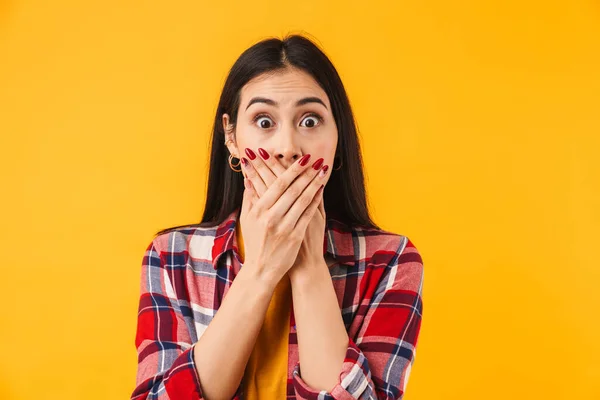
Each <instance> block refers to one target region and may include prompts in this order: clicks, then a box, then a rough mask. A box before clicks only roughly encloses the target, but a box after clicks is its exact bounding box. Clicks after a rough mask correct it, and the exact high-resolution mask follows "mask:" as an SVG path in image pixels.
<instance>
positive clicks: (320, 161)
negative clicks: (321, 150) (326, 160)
mask: <svg viewBox="0 0 600 400" xmlns="http://www.w3.org/2000/svg"><path fill="white" fill-rule="evenodd" d="M321 165H323V159H322V158H319V159H318V160H317V161H315V163H314V164H313V166H312V167H313V168H314V169H315V171H318V170H319V168H321Z"/></svg>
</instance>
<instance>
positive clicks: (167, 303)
mask: <svg viewBox="0 0 600 400" xmlns="http://www.w3.org/2000/svg"><path fill="white" fill-rule="evenodd" d="M140 286H141V290H140V299H139V308H138V317H137V330H136V337H135V345H136V348H137V354H138V366H137V377H136V387H135V390H134V391H133V393H132V395H131V399H132V400H141V399H151V400H179V399H181V400H183V399H186V400H199V399H202V391H201V387H200V381H199V378H198V374H197V371H196V366H195V364H194V356H193V355H194V346H195V343H192V341H191V337H190V333H189V330H188V329H187V327H186V324H185V320H184V317H183V315H182V313H181V309H180V307H179V303H178V301H177V298H175V297H174V291H173V289H172V288H173V285H172V282H170V278H169V274H167V273H166V271H165V268H164V264H163V263H162V262H161V254H160V252H159V251H158V250H157V248H156V247H155V241H152V243H150V245H149V246H148V247H147V248H146V252H145V254H144V258H143V261H142V272H141V285H140Z"/></svg>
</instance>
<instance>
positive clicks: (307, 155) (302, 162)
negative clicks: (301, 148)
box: [300, 154, 310, 167]
mask: <svg viewBox="0 0 600 400" xmlns="http://www.w3.org/2000/svg"><path fill="white" fill-rule="evenodd" d="M309 159H310V154H305V155H304V156H303V157H302V158H301V159H300V165H302V166H303V167H304V166H305V165H306V164H307V163H308V160H309Z"/></svg>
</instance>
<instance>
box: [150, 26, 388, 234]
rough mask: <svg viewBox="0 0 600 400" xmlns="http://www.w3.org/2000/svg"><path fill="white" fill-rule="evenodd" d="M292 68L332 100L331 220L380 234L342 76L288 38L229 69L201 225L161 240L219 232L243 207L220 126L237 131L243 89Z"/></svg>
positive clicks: (307, 45)
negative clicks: (203, 230) (199, 230)
mask: <svg viewBox="0 0 600 400" xmlns="http://www.w3.org/2000/svg"><path fill="white" fill-rule="evenodd" d="M290 67H292V68H296V69H301V70H303V71H304V72H306V73H308V74H309V75H311V76H312V77H313V79H315V81H316V82H317V83H318V84H319V85H320V86H321V88H323V90H324V91H325V93H326V94H327V96H328V97H329V102H330V104H331V107H332V112H333V117H334V119H335V123H336V125H337V128H338V143H337V150H336V155H335V158H334V160H335V161H336V162H337V164H338V165H339V163H341V168H340V169H339V170H333V169H332V172H331V176H330V178H329V181H328V182H327V185H325V188H324V193H323V197H324V205H325V213H326V215H327V218H334V219H336V220H338V221H340V222H343V223H345V224H348V225H359V226H361V227H365V228H375V229H380V228H379V227H378V226H377V225H376V224H375V223H374V222H373V221H372V220H371V218H370V216H369V211H368V206H367V199H366V193H365V182H364V174H363V164H362V157H361V151H360V144H359V141H358V135H357V128H356V122H355V120H354V115H353V113H352V108H351V107H350V101H349V99H348V96H347V94H346V90H345V89H344V85H343V84H342V81H341V79H340V76H339V75H338V73H337V70H336V69H335V67H334V66H333V64H332V63H331V61H330V60H329V58H327V56H326V55H325V54H324V53H323V51H322V50H321V49H319V47H318V46H317V45H316V44H315V43H313V42H312V41H311V40H309V39H308V38H306V37H304V36H301V35H288V36H286V37H285V38H284V39H283V40H281V39H278V38H269V39H265V40H263V41H260V42H258V43H256V44H255V45H253V46H252V47H250V48H248V49H247V50H245V51H244V52H243V53H242V54H241V55H240V57H239V58H238V59H237V60H236V62H235V63H234V64H233V66H232V67H231V70H230V71H229V74H228V76H227V79H226V81H225V85H224V87H223V91H222V93H221V97H220V99H219V105H218V107H217V113H216V115H215V120H214V124H213V128H212V131H213V133H212V139H211V152H210V167H209V168H210V170H209V175H208V192H207V196H206V204H205V206H204V215H203V216H202V221H201V222H200V223H198V224H191V225H179V226H175V227H171V228H166V229H163V230H161V231H159V232H158V233H157V235H160V234H162V233H165V232H168V231H170V230H173V229H177V228H183V227H194V226H195V227H211V226H215V225H218V224H220V223H221V222H223V221H224V219H225V218H227V216H228V215H230V214H231V213H232V212H233V211H234V210H236V209H237V208H238V207H241V205H242V197H243V190H244V177H243V175H242V174H241V173H240V172H234V171H233V170H232V169H231V168H230V166H229V161H228V160H229V152H228V149H227V147H226V146H225V132H224V130H223V125H222V117H223V114H224V113H227V114H229V115H230V123H231V124H232V125H233V126H234V127H235V125H236V122H237V115H238V108H239V106H240V97H241V90H242V87H243V86H244V85H245V84H246V83H248V81H250V80H251V79H253V78H254V77H257V76H259V75H261V74H265V73H277V72H279V71H283V70H285V69H286V68H290ZM336 162H334V167H335V168H337V167H336V165H335V164H336Z"/></svg>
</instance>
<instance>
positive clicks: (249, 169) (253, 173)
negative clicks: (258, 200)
mask: <svg viewBox="0 0 600 400" xmlns="http://www.w3.org/2000/svg"><path fill="white" fill-rule="evenodd" d="M242 169H243V170H244V174H245V175H246V177H247V178H248V179H249V180H250V181H251V182H252V186H253V188H254V191H255V192H256V193H257V195H258V196H260V195H259V193H264V192H265V191H266V190H267V186H266V185H265V182H264V181H263V180H262V178H261V176H260V175H259V174H258V171H257V170H256V169H255V168H254V165H253V164H252V162H251V161H249V160H248V159H247V158H246V157H242Z"/></svg>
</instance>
